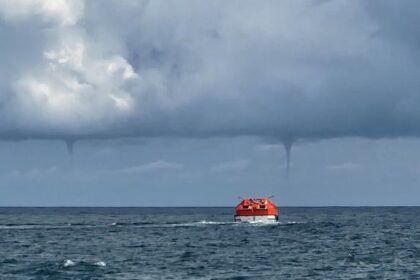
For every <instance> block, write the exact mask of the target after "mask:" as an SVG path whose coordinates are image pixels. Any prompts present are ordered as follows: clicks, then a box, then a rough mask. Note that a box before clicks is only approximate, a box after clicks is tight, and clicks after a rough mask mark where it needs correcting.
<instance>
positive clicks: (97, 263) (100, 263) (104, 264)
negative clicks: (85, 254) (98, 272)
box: [94, 261, 106, 267]
mask: <svg viewBox="0 0 420 280" xmlns="http://www.w3.org/2000/svg"><path fill="white" fill-rule="evenodd" d="M94 265H97V266H102V267H105V266H106V263H105V262H103V261H99V262H96V263H94Z"/></svg>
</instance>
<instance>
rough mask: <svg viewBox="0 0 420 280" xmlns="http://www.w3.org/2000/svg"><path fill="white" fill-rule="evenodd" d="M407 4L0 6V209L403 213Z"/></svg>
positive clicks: (413, 133) (412, 53)
mask: <svg viewBox="0 0 420 280" xmlns="http://www.w3.org/2000/svg"><path fill="white" fill-rule="evenodd" d="M419 5H420V4H419V3H418V2H417V1H404V2H403V3H401V2H398V3H397V2H395V1H344V0H343V1H263V2H261V1H229V2H226V1H176V2H168V1H157V0H154V1H111V0H108V1H82V0H73V1H64V0H62V1H61V0H60V1H58V0H51V1H48V0H44V1H42V0H30V1H19V0H17V1H16V0H13V1H12V0H0V50H1V52H0V61H1V62H2V63H1V65H0V118H1V120H2V121H1V122H0V139H1V140H3V141H1V143H0V153H1V154H2V160H1V161H0V205H105V206H106V205H110V206H124V205H127V206H142V205H144V206H150V205H158V206H165V205H180V206H182V205H232V204H235V203H236V201H237V197H238V196H248V195H271V194H274V195H276V200H277V201H278V202H279V204H281V205H419V204H420V198H419V197H420V196H419V194H420V189H418V188H417V186H418V181H419V179H420V172H419V171H420V157H419V155H420V149H419V148H420V141H418V136H419V135H420V109H419V108H420V93H419V89H420V79H419V78H418V73H419V67H420V66H419V65H420V63H419V62H420V61H419V60H420V57H419V50H420V48H419V46H420V41H419V40H418V39H417V38H416V36H415V35H416V29H417V27H418V26H419V24H420V9H419V8H420V7H419ZM66 143H67V145H68V146H69V145H71V143H75V147H74V148H75V150H74V155H73V158H71V157H70V156H69V155H68V154H67V149H66ZM285 144H293V148H292V161H291V174H290V176H289V179H287V175H286V161H285V158H286V155H285V151H284V145H285ZM67 148H69V147H67ZM417 151H419V152H417Z"/></svg>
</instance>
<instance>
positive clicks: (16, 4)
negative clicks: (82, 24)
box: [0, 0, 84, 26]
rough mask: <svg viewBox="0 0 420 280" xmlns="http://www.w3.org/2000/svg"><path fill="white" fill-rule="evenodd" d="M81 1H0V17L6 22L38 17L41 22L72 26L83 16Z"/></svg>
mask: <svg viewBox="0 0 420 280" xmlns="http://www.w3.org/2000/svg"><path fill="white" fill-rule="evenodd" d="M83 4H84V3H83V1H81V0H71V1H67V0H0V16H2V17H3V18H4V19H6V20H10V21H19V20H26V19H28V18H29V17H31V16H40V17H41V18H42V20H43V21H45V22H49V21H54V22H57V23H58V24H60V25H63V26H65V25H74V24H76V23H77V21H78V20H79V18H80V17H81V16H82V14H83V10H84V5H83Z"/></svg>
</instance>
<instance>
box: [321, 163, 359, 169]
mask: <svg viewBox="0 0 420 280" xmlns="http://www.w3.org/2000/svg"><path fill="white" fill-rule="evenodd" d="M325 168H326V169H328V170H334V171H354V170H357V169H359V168H361V166H360V164H358V163H354V162H344V163H338V164H333V165H328V166H326V167H325Z"/></svg>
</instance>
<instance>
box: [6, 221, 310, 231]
mask: <svg viewBox="0 0 420 280" xmlns="http://www.w3.org/2000/svg"><path fill="white" fill-rule="evenodd" d="M303 223H305V222H300V221H279V222H266V221H250V222H234V221H208V220H202V221H194V222H160V223H159V222H131V223H129V222H113V223H110V224H99V223H98V224H86V223H67V224H31V223H28V224H3V225H0V230H12V229H13V230H29V229H47V230H48V229H63V228H70V227H74V228H90V227H92V228H97V227H141V228H167V227H202V226H231V225H235V226H238V225H239V226H247V225H253V226H260V225H294V224H303Z"/></svg>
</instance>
